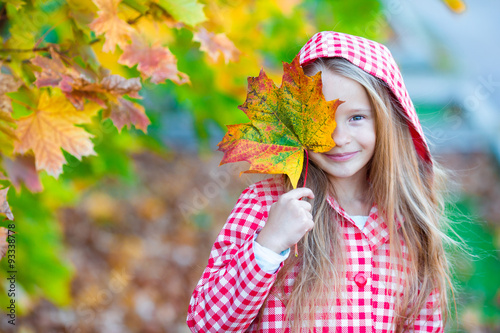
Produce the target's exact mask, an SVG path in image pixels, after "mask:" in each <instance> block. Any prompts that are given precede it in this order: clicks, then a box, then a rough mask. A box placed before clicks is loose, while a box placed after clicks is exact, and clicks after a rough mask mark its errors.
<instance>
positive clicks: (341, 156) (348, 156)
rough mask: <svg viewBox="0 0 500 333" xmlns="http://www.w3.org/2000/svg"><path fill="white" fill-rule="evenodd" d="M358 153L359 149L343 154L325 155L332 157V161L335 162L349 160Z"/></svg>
mask: <svg viewBox="0 0 500 333" xmlns="http://www.w3.org/2000/svg"><path fill="white" fill-rule="evenodd" d="M357 153H358V151H354V152H350V153H342V154H325V156H326V157H328V158H329V159H331V160H332V161H335V162H344V161H348V160H350V159H351V158H353V157H354V156H355V155H356V154H357Z"/></svg>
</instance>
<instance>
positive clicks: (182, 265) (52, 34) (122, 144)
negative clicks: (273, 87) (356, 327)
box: [0, 0, 500, 332]
mask: <svg viewBox="0 0 500 333" xmlns="http://www.w3.org/2000/svg"><path fill="white" fill-rule="evenodd" d="M19 2H20V1H19ZM68 2H70V1H68ZM71 2H75V1H71ZM166 2H168V1H166ZM187 2H188V1H187ZM187 2H186V3H187ZM193 2H194V1H193ZM9 3H10V4H11V5H12V6H14V4H15V3H18V2H16V1H9ZM134 3H137V4H138V5H139V6H140V4H141V3H145V1H135V2H134ZM199 3H202V4H204V6H205V7H204V10H203V11H204V14H205V16H206V18H207V20H206V21H205V22H203V23H202V24H201V26H203V27H204V28H206V29H207V30H208V31H213V32H214V33H225V34H226V35H227V37H228V38H229V39H230V40H231V41H232V42H233V43H234V45H235V46H236V47H237V48H238V49H239V50H240V51H241V55H240V57H239V61H238V62H228V63H226V61H225V60H224V59H223V58H222V57H220V58H219V59H218V60H214V59H212V58H211V57H210V56H209V55H208V54H206V53H205V52H203V51H202V50H200V45H199V44H198V43H197V42H194V41H193V36H194V32H193V30H192V29H187V28H171V29H169V30H168V31H166V32H165V34H166V35H165V38H167V39H168V47H169V49H170V50H171V51H172V53H173V54H175V55H176V57H177V60H178V61H177V66H178V69H179V71H181V72H183V73H186V74H187V75H188V76H189V78H190V81H191V84H190V85H176V84H174V83H172V82H170V81H168V82H166V83H162V84H159V85H154V84H152V83H149V82H145V83H144V85H143V86H144V87H143V89H142V90H141V91H140V95H141V96H142V97H143V99H142V100H141V101H140V102H138V103H140V104H141V105H142V106H144V107H145V109H146V114H147V116H148V117H149V119H150V120H151V124H150V125H149V126H148V134H147V135H146V134H144V133H143V132H142V131H139V130H137V129H133V128H132V129H127V128H123V129H122V130H121V132H120V133H119V131H118V130H117V128H116V127H115V126H114V125H113V123H112V121H111V120H110V119H107V120H103V121H100V120H97V119H93V120H92V122H91V123H87V124H84V125H81V126H82V127H83V128H85V129H86V131H88V132H89V133H92V134H93V135H94V138H92V142H93V144H94V148H95V151H96V153H97V155H96V156H89V157H84V158H82V160H79V159H77V158H75V157H74V156H72V155H70V154H68V153H67V152H65V153H64V156H65V159H66V164H65V165H64V167H63V173H62V174H61V176H60V177H59V178H58V179H57V180H55V179H54V178H53V177H51V176H49V175H48V174H46V173H45V172H42V173H41V174H40V175H41V176H40V181H41V184H42V185H43V192H40V193H30V191H28V189H27V188H26V187H25V186H24V185H20V187H19V188H18V189H15V188H14V187H11V188H10V190H9V192H8V199H9V203H10V206H11V209H12V212H13V213H14V216H15V218H16V232H17V233H18V234H17V235H18V238H17V243H16V246H17V248H16V255H17V265H18V267H19V274H18V279H17V289H18V290H17V291H18V295H17V302H18V308H17V309H18V315H20V316H22V318H21V327H22V328H23V329H24V330H25V331H26V332H75V331H77V329H79V331H80V332H108V331H109V332H111V331H120V332H138V331H144V332H185V331H186V328H185V325H184V319H185V316H186V311H187V304H188V302H189V297H190V294H191V292H192V290H193V288H194V286H195V283H196V282H197V280H198V278H199V276H200V274H201V272H202V270H203V268H204V267H205V265H206V260H207V259H208V254H209V251H210V247H211V245H212V243H213V240H214V239H215V235H216V234H217V233H218V231H219V229H220V227H221V226H222V223H224V221H225V219H226V218H227V215H228V213H229V211H230V210H231V208H232V205H233V204H234V202H235V199H236V197H237V196H238V195H239V193H240V192H241V190H242V188H243V187H244V186H245V185H248V184H249V183H250V182H251V181H252V179H250V178H245V177H241V178H238V171H239V170H237V168H235V167H232V166H228V167H227V168H225V167H222V168H221V167H217V164H218V162H219V161H220V156H219V155H216V156H215V157H214V155H213V154H212V151H213V150H214V143H216V142H217V141H218V140H220V139H221V138H222V134H223V132H224V131H225V127H224V125H226V124H233V123H239V122H246V117H245V115H244V114H243V113H242V112H239V111H238V109H237V106H238V105H240V104H242V102H243V101H244V99H245V96H246V89H247V83H246V80H247V77H248V76H256V75H257V74H258V72H259V70H260V69H261V68H263V67H264V68H265V69H266V72H267V73H268V74H269V76H270V77H271V78H272V79H273V80H274V81H275V82H280V78H281V70H282V65H281V62H282V61H287V62H290V61H291V60H292V59H293V57H294V56H295V55H296V54H297V53H298V51H299V49H300V47H302V45H303V44H304V43H305V41H306V40H307V39H308V38H309V37H311V36H312V35H313V34H314V33H315V32H317V31H321V30H333V29H335V30H338V31H342V32H346V33H352V34H356V35H360V36H363V37H367V38H371V39H375V40H379V41H383V40H384V39H386V38H388V37H389V36H391V34H392V32H391V30H390V27H389V26H388V25H387V23H386V22H385V20H384V18H383V15H382V12H381V10H382V8H381V6H380V4H379V2H378V1H373V0H355V1H340V0H331V1H319V0H318V1H313V0H305V1H299V0H270V1H264V0H260V1H251V0H235V1H228V0H206V1H199ZM50 4H51V2H46V3H45V5H44V6H45V7H43V8H44V10H45V11H46V12H47V13H51V11H52V10H53V9H51V8H52V7H50ZM92 11H93V12H94V10H92ZM83 14H85V13H82V15H83ZM87 14H88V13H87ZM54 15H55V16H54V17H51V20H50V21H49V22H48V24H47V26H44V28H43V29H41V34H44V33H47V36H46V39H47V40H48V41H50V42H54V43H56V42H57V41H59V40H61V39H64V38H73V36H71V33H70V32H69V31H65V30H64V29H53V30H50V31H49V29H50V24H51V22H58V20H59V19H63V16H64V15H62V14H60V13H59V14H57V15H56V14H54ZM61 15H62V16H61ZM18 26H20V27H22V25H18ZM146 28H147V27H145V29H146ZM148 29H149V28H148ZM6 31H8V30H7V27H6V26H3V27H2V34H1V36H2V39H3V41H5V40H7V39H8V38H9V36H10V38H18V37H19V36H26V33H24V32H22V31H18V32H16V31H10V32H8V33H7V32H6ZM27 37H29V38H31V39H30V42H31V43H34V41H35V40H36V39H35V37H34V36H31V37H30V36H27ZM38 37H39V36H38ZM63 37H64V38H63ZM87 37H89V38H93V37H95V35H91V36H87ZM11 43H13V41H11ZM19 43H20V44H19V47H21V46H22V45H23V44H22V43H25V41H23V40H20V41H19ZM30 45H32V44H30ZM27 47H30V46H27ZM93 52H95V56H96V59H98V61H99V62H100V63H102V64H105V65H106V67H107V68H109V69H110V70H111V73H112V74H118V75H122V76H123V77H127V78H129V77H137V76H139V75H140V72H139V71H138V69H137V67H132V68H129V67H126V66H123V65H120V64H119V63H118V59H119V54H110V53H104V52H102V51H101V50H100V47H93ZM80 61H81V62H83V63H84V62H85V61H89V62H91V61H92V58H89V59H87V60H83V59H81V60H80ZM23 66H25V65H20V67H19V70H21V71H22V70H23ZM33 79H34V78H31V80H33ZM10 95H11V96H13V95H14V94H10ZM188 153H191V154H188ZM193 153H194V154H193ZM481 158H483V159H484V161H483V162H484V163H483V164H481V165H486V168H490V169H491V170H490V169H488V170H490V171H488V172H492V173H493V175H498V170H495V169H494V163H493V161H491V160H487V159H486V158H484V157H481ZM448 160H449V161H451V162H450V164H451V165H455V166H456V165H462V164H464V163H465V164H466V163H467V161H470V160H469V159H467V158H462V157H460V156H456V157H453V158H451V157H450V158H449V159H448ZM476 162H477V159H476ZM460 163H462V164H460ZM469 167H470V166H469ZM464 168H467V166H464ZM492 170H493V171H492ZM484 172H485V170H476V171H475V173H474V174H478V176H477V178H476V179H474V180H471V181H470V183H471V184H475V183H474V182H475V181H477V182H479V183H480V184H482V186H484V187H488V188H490V189H489V190H485V189H480V190H477V191H476V190H472V191H471V190H470V188H474V185H471V186H470V187H469V189H467V188H465V190H464V191H465V192H466V193H468V194H467V196H468V198H469V199H467V200H464V201H463V202H462V203H461V204H460V205H457V207H458V208H460V210H461V211H462V213H463V214H469V212H476V211H477V210H479V211H478V212H477V214H478V216H487V221H488V222H486V223H471V224H470V226H469V225H467V226H466V227H464V228H465V229H464V230H463V231H459V234H460V235H462V237H464V238H465V239H466V241H467V243H468V244H469V246H471V252H472V253H474V254H478V256H479V259H477V260H472V259H470V260H469V259H468V260H467V261H466V260H464V261H463V267H459V268H458V269H457V281H458V283H459V285H460V287H461V291H460V295H459V296H460V297H459V298H458V299H457V301H458V302H459V309H460V311H461V312H460V314H461V315H460V316H459V318H460V319H459V324H460V325H461V326H462V327H464V328H467V329H468V330H469V331H473V330H472V329H470V327H473V328H474V327H483V328H484V330H483V331H488V330H489V331H492V332H493V331H495V329H496V330H498V327H500V324H499V321H500V310H499V303H500V301H499V299H500V292H499V289H498V287H499V281H498V274H495V268H496V267H498V253H497V252H494V251H497V250H495V249H498V248H499V243H500V217H498V215H495V214H496V213H495V210H494V208H492V207H489V208H485V205H487V203H486V201H488V200H486V199H484V200H483V201H480V202H476V201H474V200H471V199H470V198H477V197H480V198H487V195H489V194H491V193H492V191H494V188H495V187H496V188H500V182H499V181H498V178H496V179H497V180H496V182H493V181H487V179H486V177H481V175H484ZM492 179H493V178H492ZM466 183H467V182H466ZM467 186H468V185H467ZM464 187H466V186H464ZM476 188H477V186H476ZM467 191H468V192H467ZM478 191H479V192H480V196H478V194H477V193H478ZM488 191H489V192H488ZM481 195H482V196H483V197H481ZM495 200H496V201H495ZM212 202H217V204H211V203H212ZM491 202H496V203H497V205H498V203H499V202H500V199H499V198H498V197H496V198H495V199H492V200H491ZM485 212H486V213H485ZM483 214H486V215H483ZM488 214H489V215H488ZM478 221H483V218H478ZM1 225H2V226H5V225H7V221H4V222H2V224H1ZM471 237H474V238H471ZM493 246H495V247H493ZM0 266H1V267H2V268H1V270H0V279H2V281H5V279H6V276H7V273H6V271H7V267H6V264H5V262H0ZM6 286H7V285H6V284H5V283H4V284H0V306H1V307H2V309H5V304H7V303H6V302H8V298H7V294H6V289H5V288H6ZM470 323H474V324H473V325H472V326H470ZM476 324H477V326H474V325H476ZM9 329H11V327H10V326H7V325H6V323H5V320H2V322H1V323H0V330H2V331H8V330H9Z"/></svg>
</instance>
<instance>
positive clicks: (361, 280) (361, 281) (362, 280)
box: [354, 272, 366, 288]
mask: <svg viewBox="0 0 500 333" xmlns="http://www.w3.org/2000/svg"><path fill="white" fill-rule="evenodd" d="M354 282H356V284H357V285H358V287H360V288H361V287H363V286H364V285H365V284H366V276H365V273H362V272H359V273H358V274H356V276H355V277H354Z"/></svg>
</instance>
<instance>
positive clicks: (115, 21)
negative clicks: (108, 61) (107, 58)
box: [89, 0, 134, 52]
mask: <svg viewBox="0 0 500 333" xmlns="http://www.w3.org/2000/svg"><path fill="white" fill-rule="evenodd" d="M121 1H122V0H93V2H94V3H95V4H96V6H97V7H98V8H99V11H98V12H97V15H98V17H97V18H96V19H95V20H94V21H92V22H91V23H90V24H89V27H90V29H92V30H93V31H94V32H95V33H96V35H101V34H104V36H105V38H106V41H105V42H104V45H103V47H102V51H103V52H114V51H115V48H116V45H118V46H120V48H121V49H122V50H123V48H124V47H125V46H127V44H128V41H129V40H130V37H131V35H132V33H133V31H134V29H133V28H132V27H131V26H130V25H129V24H128V23H127V22H125V21H124V20H122V19H121V18H120V17H119V16H118V5H119V4H120V2H121Z"/></svg>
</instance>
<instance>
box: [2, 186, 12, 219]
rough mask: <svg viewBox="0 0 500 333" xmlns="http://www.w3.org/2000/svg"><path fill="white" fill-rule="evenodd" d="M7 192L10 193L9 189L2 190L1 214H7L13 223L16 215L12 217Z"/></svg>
mask: <svg viewBox="0 0 500 333" xmlns="http://www.w3.org/2000/svg"><path fill="white" fill-rule="evenodd" d="M7 192H9V188H8V187H6V188H4V189H1V190H0V213H2V214H5V216H7V218H8V219H9V220H11V221H13V220H14V215H12V212H11V211H10V206H9V203H8V202H7Z"/></svg>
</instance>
